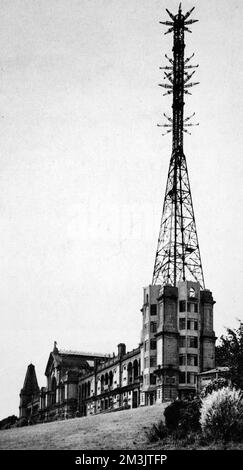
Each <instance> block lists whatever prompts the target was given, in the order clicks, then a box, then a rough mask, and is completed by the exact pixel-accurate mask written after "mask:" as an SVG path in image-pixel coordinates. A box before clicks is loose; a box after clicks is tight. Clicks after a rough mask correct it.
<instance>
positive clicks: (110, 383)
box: [109, 371, 113, 387]
mask: <svg viewBox="0 0 243 470" xmlns="http://www.w3.org/2000/svg"><path fill="white" fill-rule="evenodd" d="M109 385H110V387H112V385H113V372H112V371H110V372H109Z"/></svg>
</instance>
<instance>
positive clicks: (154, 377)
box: [150, 374, 156, 385]
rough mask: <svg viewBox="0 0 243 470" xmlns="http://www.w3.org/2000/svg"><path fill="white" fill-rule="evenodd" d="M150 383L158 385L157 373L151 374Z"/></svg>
mask: <svg viewBox="0 0 243 470" xmlns="http://www.w3.org/2000/svg"><path fill="white" fill-rule="evenodd" d="M150 384H151V385H156V375H153V374H150Z"/></svg>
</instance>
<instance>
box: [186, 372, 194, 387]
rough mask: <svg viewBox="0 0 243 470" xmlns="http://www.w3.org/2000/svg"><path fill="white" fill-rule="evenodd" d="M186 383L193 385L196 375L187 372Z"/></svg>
mask: <svg viewBox="0 0 243 470" xmlns="http://www.w3.org/2000/svg"><path fill="white" fill-rule="evenodd" d="M187 383H188V384H190V385H195V383H196V374H195V373H194V372H187Z"/></svg>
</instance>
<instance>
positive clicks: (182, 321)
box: [179, 318, 186, 330]
mask: <svg viewBox="0 0 243 470" xmlns="http://www.w3.org/2000/svg"><path fill="white" fill-rule="evenodd" d="M185 328H186V319H185V318H179V329H180V330H185Z"/></svg>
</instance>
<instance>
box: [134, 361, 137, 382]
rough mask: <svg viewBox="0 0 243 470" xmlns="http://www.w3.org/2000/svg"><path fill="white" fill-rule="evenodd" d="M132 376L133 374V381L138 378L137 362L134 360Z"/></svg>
mask: <svg viewBox="0 0 243 470" xmlns="http://www.w3.org/2000/svg"><path fill="white" fill-rule="evenodd" d="M133 374H134V380H136V379H137V378H138V361H137V359H135V361H134V363H133Z"/></svg>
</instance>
